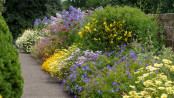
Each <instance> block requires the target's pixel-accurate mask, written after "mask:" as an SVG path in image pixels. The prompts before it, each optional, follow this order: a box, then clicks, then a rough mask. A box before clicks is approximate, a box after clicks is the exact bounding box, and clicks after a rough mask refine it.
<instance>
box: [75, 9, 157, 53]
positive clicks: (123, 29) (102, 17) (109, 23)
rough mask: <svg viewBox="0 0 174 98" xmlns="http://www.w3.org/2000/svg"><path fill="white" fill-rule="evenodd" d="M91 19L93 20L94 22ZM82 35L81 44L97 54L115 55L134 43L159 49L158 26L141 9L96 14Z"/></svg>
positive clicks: (89, 19) (83, 29)
mask: <svg viewBox="0 0 174 98" xmlns="http://www.w3.org/2000/svg"><path fill="white" fill-rule="evenodd" d="M91 17H92V18H91ZM87 20H88V22H87V23H86V26H84V27H83V28H82V30H81V32H79V35H80V39H79V40H78V42H80V44H82V47H84V46H85V47H87V48H89V49H92V50H94V51H96V50H102V51H112V50H113V49H114V48H115V47H116V46H117V45H122V44H127V43H130V42H133V41H139V42H143V43H145V44H150V45H152V46H155V47H157V46H158V45H159V42H158V41H157V30H158V26H157V22H156V20H152V18H151V17H150V16H146V14H145V13H143V12H142V11H141V10H140V9H137V8H131V7H127V6H125V7H111V6H107V7H106V8H104V9H103V10H96V11H94V14H92V15H91V16H89V17H88V19H87Z"/></svg>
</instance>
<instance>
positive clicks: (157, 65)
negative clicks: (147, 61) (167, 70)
mask: <svg viewBox="0 0 174 98" xmlns="http://www.w3.org/2000/svg"><path fill="white" fill-rule="evenodd" d="M154 66H155V67H162V66H163V64H162V63H161V64H158V63H155V64H154Z"/></svg>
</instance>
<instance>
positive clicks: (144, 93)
mask: <svg viewBox="0 0 174 98" xmlns="http://www.w3.org/2000/svg"><path fill="white" fill-rule="evenodd" d="M140 94H141V95H142V96H145V95H146V94H148V92H146V91H141V92H140Z"/></svg>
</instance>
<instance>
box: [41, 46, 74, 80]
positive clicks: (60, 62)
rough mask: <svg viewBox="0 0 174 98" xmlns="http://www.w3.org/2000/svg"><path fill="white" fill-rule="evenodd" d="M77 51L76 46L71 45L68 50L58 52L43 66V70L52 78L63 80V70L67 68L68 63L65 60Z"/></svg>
mask: <svg viewBox="0 0 174 98" xmlns="http://www.w3.org/2000/svg"><path fill="white" fill-rule="evenodd" d="M76 49H77V46H76V45H71V46H70V47H69V48H68V49H62V50H58V51H57V52H55V53H54V54H53V55H52V56H51V57H50V58H48V59H47V60H46V61H45V62H44V63H43V64H42V68H43V69H44V70H45V71H47V72H48V73H49V74H51V75H52V76H56V77H57V78H58V79H60V80H61V79H62V76H63V74H64V72H63V71H62V69H65V68H66V66H65V63H66V62H65V61H64V60H65V59H66V58H67V57H68V56H70V55H71V53H72V52H73V51H75V50H76ZM65 72H66V71H65Z"/></svg>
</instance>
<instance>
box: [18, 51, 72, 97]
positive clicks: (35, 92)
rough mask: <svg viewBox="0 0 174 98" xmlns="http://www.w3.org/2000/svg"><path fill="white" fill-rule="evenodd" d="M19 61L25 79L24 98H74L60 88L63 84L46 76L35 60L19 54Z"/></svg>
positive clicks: (27, 55)
mask: <svg viewBox="0 0 174 98" xmlns="http://www.w3.org/2000/svg"><path fill="white" fill-rule="evenodd" d="M19 60H20V62H21V67H22V76H23V77H24V92H23V96H22V98H72V96H70V95H68V94H67V93H65V92H64V91H63V89H61V88H60V85H61V83H60V82H59V81H58V80H57V79H55V78H53V77H51V76H50V75H48V74H46V72H44V71H43V70H42V68H41V64H39V63H38V62H37V61H36V60H35V59H33V58H32V57H31V56H30V55H29V54H26V53H22V52H20V53H19Z"/></svg>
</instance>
